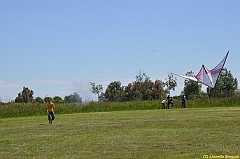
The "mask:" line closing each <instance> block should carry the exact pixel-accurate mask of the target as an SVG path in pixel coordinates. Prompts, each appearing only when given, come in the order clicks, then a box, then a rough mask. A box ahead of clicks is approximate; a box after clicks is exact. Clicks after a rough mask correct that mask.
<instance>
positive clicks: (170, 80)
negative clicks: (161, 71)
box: [165, 73, 177, 95]
mask: <svg viewBox="0 0 240 159" xmlns="http://www.w3.org/2000/svg"><path fill="white" fill-rule="evenodd" d="M165 80H166V82H165V85H166V86H167V88H168V91H169V95H170V91H171V90H173V91H175V87H176V86H177V78H176V77H175V78H174V77H173V74H172V73H170V74H168V77H167V78H165Z"/></svg>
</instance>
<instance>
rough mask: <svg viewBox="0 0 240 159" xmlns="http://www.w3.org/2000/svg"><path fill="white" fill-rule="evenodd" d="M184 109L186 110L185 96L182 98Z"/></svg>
mask: <svg viewBox="0 0 240 159" xmlns="http://www.w3.org/2000/svg"><path fill="white" fill-rule="evenodd" d="M182 107H183V108H186V96H185V95H183V96H182Z"/></svg>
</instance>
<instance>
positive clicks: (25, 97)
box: [15, 87, 34, 103]
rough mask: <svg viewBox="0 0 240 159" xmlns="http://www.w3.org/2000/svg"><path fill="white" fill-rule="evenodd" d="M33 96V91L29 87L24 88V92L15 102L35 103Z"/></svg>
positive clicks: (19, 94)
mask: <svg viewBox="0 0 240 159" xmlns="http://www.w3.org/2000/svg"><path fill="white" fill-rule="evenodd" d="M33 94H34V92H33V90H30V89H29V88H28V87H23V90H22V92H20V93H18V96H17V97H16V99H15V102H16V103H29V102H34V99H33Z"/></svg>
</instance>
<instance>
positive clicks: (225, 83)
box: [207, 68, 238, 97]
mask: <svg viewBox="0 0 240 159" xmlns="http://www.w3.org/2000/svg"><path fill="white" fill-rule="evenodd" d="M237 90H238V80H237V78H234V77H233V75H232V74H231V72H230V71H228V70H227V68H224V69H223V70H222V72H221V74H220V76H219V78H218V81H217V83H216V86H215V88H210V87H208V88H207V94H208V96H209V97H231V96H233V95H234V93H235V92H236V91H237Z"/></svg>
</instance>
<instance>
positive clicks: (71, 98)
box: [64, 92, 82, 103]
mask: <svg viewBox="0 0 240 159" xmlns="http://www.w3.org/2000/svg"><path fill="white" fill-rule="evenodd" d="M64 101H65V102H66V103H82V97H80V96H79V94H78V93H77V92H74V93H73V94H70V95H69V96H65V97H64Z"/></svg>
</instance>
